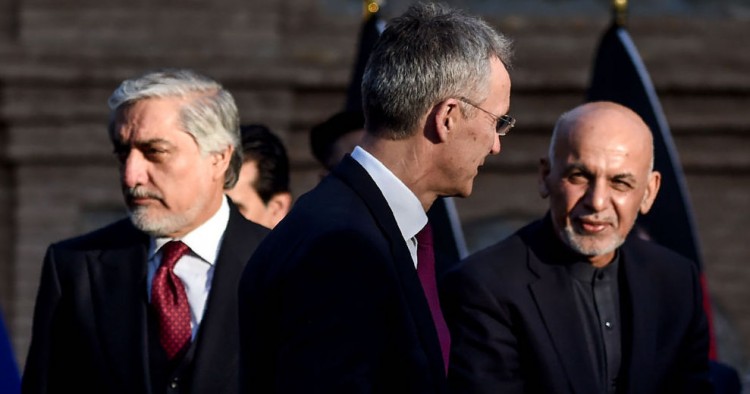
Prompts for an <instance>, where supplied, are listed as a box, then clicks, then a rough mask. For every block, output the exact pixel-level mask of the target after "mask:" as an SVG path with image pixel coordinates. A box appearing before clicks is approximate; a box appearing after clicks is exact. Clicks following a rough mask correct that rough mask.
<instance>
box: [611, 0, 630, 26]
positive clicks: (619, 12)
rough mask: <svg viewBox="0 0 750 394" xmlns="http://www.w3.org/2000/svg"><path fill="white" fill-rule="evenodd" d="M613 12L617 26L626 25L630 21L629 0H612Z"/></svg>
mask: <svg viewBox="0 0 750 394" xmlns="http://www.w3.org/2000/svg"><path fill="white" fill-rule="evenodd" d="M612 13H613V17H614V22H615V25H617V27H625V25H626V24H627V21H628V0H612Z"/></svg>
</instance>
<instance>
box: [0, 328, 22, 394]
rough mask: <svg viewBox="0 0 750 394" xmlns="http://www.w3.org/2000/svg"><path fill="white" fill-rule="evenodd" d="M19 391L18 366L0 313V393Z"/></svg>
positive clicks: (12, 393)
mask: <svg viewBox="0 0 750 394" xmlns="http://www.w3.org/2000/svg"><path fill="white" fill-rule="evenodd" d="M20 392H21V378H20V375H19V374H18V366H17V365H16V359H15V357H14V356H13V348H12V347H11V346H10V340H9V337H8V331H7V330H6V329H5V321H3V314H2V313H0V393H3V394H6V393H7V394H14V393H20Z"/></svg>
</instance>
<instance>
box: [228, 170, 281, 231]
mask: <svg viewBox="0 0 750 394" xmlns="http://www.w3.org/2000/svg"><path fill="white" fill-rule="evenodd" d="M257 179H258V162H257V161H254V160H250V161H246V162H245V163H243V164H242V169H241V170H240V177H239V180H238V181H237V184H236V185H235V186H234V188H232V190H229V191H228V192H227V194H228V195H229V197H230V198H231V199H232V201H233V202H234V203H235V205H237V208H239V210H240V213H242V216H244V217H245V218H246V219H247V220H250V221H253V222H255V223H258V224H260V225H261V226H265V227H268V228H274V227H275V226H276V225H277V224H278V223H279V222H280V221H281V219H283V218H284V216H286V214H287V213H288V212H289V208H290V205H291V195H290V194H289V193H279V194H276V195H274V196H272V197H271V200H270V201H269V202H268V203H267V204H266V203H264V202H263V199H262V198H261V197H260V194H258V191H257V190H255V184H256V180H257Z"/></svg>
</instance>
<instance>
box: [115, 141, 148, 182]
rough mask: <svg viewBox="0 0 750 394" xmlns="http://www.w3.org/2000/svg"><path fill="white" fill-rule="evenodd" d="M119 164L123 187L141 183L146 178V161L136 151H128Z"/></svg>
mask: <svg viewBox="0 0 750 394" xmlns="http://www.w3.org/2000/svg"><path fill="white" fill-rule="evenodd" d="M121 166H122V167H121V169H120V171H121V173H122V174H121V176H122V183H123V185H124V186H125V187H127V188H133V187H136V186H138V185H143V184H145V183H146V181H147V180H148V170H147V161H146V160H145V158H144V157H143V155H141V154H140V153H138V151H135V150H133V151H130V152H129V153H128V155H127V157H125V158H124V159H123V162H122V164H121Z"/></svg>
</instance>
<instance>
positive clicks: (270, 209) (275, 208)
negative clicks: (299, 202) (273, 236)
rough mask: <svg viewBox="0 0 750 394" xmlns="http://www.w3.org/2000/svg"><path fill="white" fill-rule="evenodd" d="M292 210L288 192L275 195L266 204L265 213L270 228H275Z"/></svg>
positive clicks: (290, 196) (290, 197)
mask: <svg viewBox="0 0 750 394" xmlns="http://www.w3.org/2000/svg"><path fill="white" fill-rule="evenodd" d="M290 209H292V195H291V193H288V192H283V193H276V194H274V195H273V196H272V197H271V199H270V200H269V201H268V203H267V204H266V212H267V215H268V217H269V221H270V222H271V223H272V225H273V226H272V227H271V228H273V227H275V226H276V225H277V224H278V223H279V222H280V221H281V219H283V218H284V216H286V214H287V213H289V210H290Z"/></svg>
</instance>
